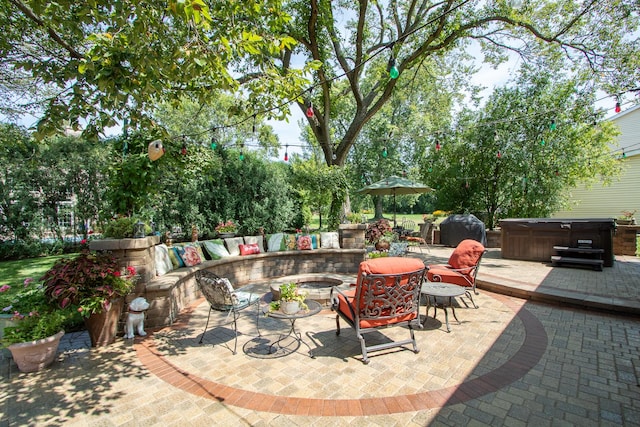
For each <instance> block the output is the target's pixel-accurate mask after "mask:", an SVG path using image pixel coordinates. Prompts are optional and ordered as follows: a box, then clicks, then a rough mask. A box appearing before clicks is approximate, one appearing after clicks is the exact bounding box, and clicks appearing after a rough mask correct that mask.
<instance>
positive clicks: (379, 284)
mask: <svg viewBox="0 0 640 427" xmlns="http://www.w3.org/2000/svg"><path fill="white" fill-rule="evenodd" d="M427 269H428V268H427V267H426V266H425V265H424V263H423V262H422V261H420V260H419V259H416V258H397V257H387V258H375V259H370V260H367V261H363V262H362V263H360V268H359V272H358V281H357V283H356V284H355V286H354V287H352V288H351V289H349V290H347V291H342V290H340V289H339V288H337V287H333V288H332V289H331V294H330V299H331V309H332V310H333V311H335V312H336V328H337V329H336V335H340V318H342V319H343V320H344V321H345V322H346V323H347V324H348V325H349V326H351V327H352V328H354V329H355V332H356V336H357V337H358V339H359V340H360V347H361V349H362V362H363V363H364V364H368V363H369V356H368V352H370V351H377V350H384V349H387V348H392V347H402V346H404V345H406V344H412V345H413V351H414V353H418V352H419V351H420V350H418V345H417V343H416V340H415V337H414V332H413V324H414V322H418V325H419V314H418V309H419V305H420V288H421V286H422V282H423V280H424V278H425V273H426V271H427ZM404 325H406V326H408V327H409V333H410V338H409V339H405V340H402V341H392V342H387V343H383V344H377V345H371V346H367V344H366V342H365V338H364V334H366V333H368V332H373V331H375V330H377V329H378V328H385V327H389V326H404Z"/></svg>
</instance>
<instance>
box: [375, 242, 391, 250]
mask: <svg viewBox="0 0 640 427" xmlns="http://www.w3.org/2000/svg"><path fill="white" fill-rule="evenodd" d="M390 247H391V243H390V242H387V241H386V240H380V241H379V242H378V243H376V249H377V250H379V251H388V250H389V248H390Z"/></svg>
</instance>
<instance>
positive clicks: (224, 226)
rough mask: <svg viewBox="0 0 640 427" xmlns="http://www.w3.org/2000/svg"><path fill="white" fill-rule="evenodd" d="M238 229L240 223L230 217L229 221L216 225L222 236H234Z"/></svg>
mask: <svg viewBox="0 0 640 427" xmlns="http://www.w3.org/2000/svg"><path fill="white" fill-rule="evenodd" d="M237 231H238V225H237V224H236V223H235V222H233V220H231V219H229V220H227V222H220V223H218V225H216V232H217V233H218V235H219V236H220V237H222V238H226V237H233V236H235V235H236V232H237Z"/></svg>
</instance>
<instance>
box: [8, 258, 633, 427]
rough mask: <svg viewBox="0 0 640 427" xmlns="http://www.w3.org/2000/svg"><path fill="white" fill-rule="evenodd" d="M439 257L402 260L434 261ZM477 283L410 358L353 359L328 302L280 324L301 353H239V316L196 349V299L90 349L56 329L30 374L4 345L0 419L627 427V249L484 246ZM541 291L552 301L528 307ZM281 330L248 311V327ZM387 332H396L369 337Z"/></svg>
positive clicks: (420, 336)
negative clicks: (551, 260) (583, 252)
mask: <svg viewBox="0 0 640 427" xmlns="http://www.w3.org/2000/svg"><path fill="white" fill-rule="evenodd" d="M450 252H451V249H450V248H440V247H435V248H432V249H431V252H429V253H424V254H419V253H414V254H412V256H420V257H423V258H425V260H427V262H429V263H431V262H441V261H442V260H443V259H444V260H446V258H447V257H448V254H449V253H450ZM479 280H480V281H481V282H482V283H483V287H485V289H481V290H480V291H479V292H480V295H478V296H477V298H476V301H477V303H478V305H479V306H480V307H479V309H477V310H476V309H468V308H464V306H462V307H461V308H459V309H457V310H456V313H457V316H458V319H459V320H460V321H461V323H460V324H458V323H457V322H455V320H453V319H450V322H451V333H447V332H446V328H445V326H444V324H443V323H444V315H443V313H442V312H441V311H439V312H438V315H437V317H436V319H433V318H432V317H431V318H429V319H428V320H427V322H426V324H425V328H424V329H422V330H420V331H417V333H416V336H417V340H418V345H419V348H420V350H421V351H420V353H418V354H414V353H413V352H412V351H409V350H401V349H400V350H398V349H392V350H390V351H389V353H386V354H383V355H379V354H375V353H374V355H373V357H371V363H370V364H369V365H364V364H362V362H361V361H360V358H361V355H360V347H359V343H358V340H357V338H356V337H355V334H354V333H353V330H352V329H350V328H348V327H344V325H343V333H342V334H341V335H340V336H336V335H335V316H334V315H333V314H332V313H331V312H330V311H328V310H325V311H323V312H321V313H320V314H318V315H316V316H313V317H310V318H306V319H301V320H299V321H298V322H297V323H296V326H297V327H299V328H300V330H301V331H302V332H303V334H304V339H305V340H306V341H307V342H308V343H310V345H311V347H312V348H313V349H314V354H315V355H316V358H315V359H311V358H310V357H309V356H308V355H307V352H306V348H305V347H304V346H302V347H301V348H300V349H299V351H298V352H296V353H295V354H292V355H289V356H286V357H282V358H278V359H258V358H255V357H250V356H249V355H247V354H245V353H244V352H243V351H242V347H243V346H244V345H245V343H248V342H250V341H251V340H254V339H256V336H257V332H256V329H255V317H253V316H252V315H251V313H245V314H249V316H244V317H243V318H242V321H241V324H240V330H241V331H242V332H243V334H242V335H241V336H240V340H239V343H238V349H239V351H238V354H236V355H232V354H231V351H230V350H229V348H228V347H227V346H226V344H229V345H230V346H231V347H232V345H233V342H232V340H233V335H232V331H230V330H229V329H228V328H226V327H224V328H214V329H212V330H210V332H208V333H207V336H206V338H205V342H204V344H202V345H200V344H198V342H197V341H198V338H199V334H200V333H201V332H202V328H203V327H204V323H205V321H206V316H207V310H208V306H207V304H206V303H205V302H204V300H200V301H198V302H196V303H194V304H192V306H191V307H190V308H189V310H186V311H185V312H184V313H183V315H182V316H181V318H180V321H179V322H178V323H176V324H174V325H172V327H168V328H164V329H162V330H158V331H155V332H154V333H153V334H152V335H150V336H148V337H147V338H145V339H140V338H136V340H135V343H134V344H132V343H130V342H125V341H124V340H119V341H118V342H117V343H116V344H114V345H112V346H109V347H106V348H99V349H90V348H89V345H88V337H87V336H86V334H83V333H76V334H68V335H67V336H65V342H64V348H63V349H61V353H60V354H59V357H58V360H57V361H56V362H55V363H54V365H53V366H52V367H51V368H50V369H48V370H46V371H43V372H39V373H35V374H21V373H19V372H17V370H16V367H15V365H14V364H13V362H12V361H11V360H9V357H8V353H6V350H5V352H4V353H3V357H2V360H1V361H0V368H1V369H2V377H3V386H2V387H0V401H1V404H2V406H1V407H0V408H1V409H0V412H1V413H2V417H1V418H0V425H7V426H9V425H74V424H75V425H83V426H84V425H104V426H111V425H114V426H120V425H185V424H188V425H206V426H209V425H274V426H280V425H285V426H288V425H312V426H322V425H331V426H333V425H381V426H394V425H398V426H406V425H416V426H426V425H491V426H495V425H542V426H545V425H549V426H550V425H580V426H589V425H612V426H614V425H615V426H619V425H629V426H631V425H640V403H639V402H640V383H639V378H640V356H639V354H640V351H639V350H640V334H639V331H640V320H638V316H637V315H635V316H634V315H633V313H634V312H633V310H635V308H637V307H638V306H639V304H640V262H639V260H638V259H637V258H631V257H617V262H616V263H615V265H614V267H612V268H605V271H604V272H596V271H591V270H583V269H571V268H551V267H550V266H548V265H546V264H544V263H532V262H522V261H510V260H503V259H501V258H500V257H499V250H498V251H495V250H492V251H491V252H490V253H489V254H488V256H487V257H486V258H485V259H484V260H483V264H482V267H481V270H480V274H479ZM254 288H255V289H256V291H262V290H263V289H262V285H260V284H256V285H254ZM486 289H491V290H492V291H496V290H498V291H501V292H504V293H507V294H508V295H502V294H498V293H495V292H491V291H488V290H486ZM512 295H517V296H519V297H514V296H512ZM552 297H555V300H554V299H553V298H552ZM525 298H526V299H525ZM548 300H554V301H560V303H559V304H546V303H543V302H538V301H548ZM581 301H582V302H581ZM568 304H571V305H570V306H569V305H568ZM580 305H583V306H587V307H588V308H589V310H586V309H583V308H580ZM594 307H595V308H598V309H600V310H607V311H595V310H593V308H594ZM634 307H635V308H634ZM630 312H631V314H629V313H630ZM421 313H422V314H424V309H422V310H421ZM432 313H433V311H431V312H430V315H432ZM620 313H623V314H620ZM636 313H637V312H636ZM288 326H289V325H288V322H283V321H282V320H278V319H273V318H264V317H261V318H260V330H261V332H262V334H277V333H278V332H282V331H285V330H286V328H287V327H288ZM398 333H401V334H402V336H404V335H405V334H406V331H403V330H399V328H390V329H386V330H383V331H382V332H381V333H379V334H377V339H380V340H384V339H387V337H388V338H394V337H396V336H398Z"/></svg>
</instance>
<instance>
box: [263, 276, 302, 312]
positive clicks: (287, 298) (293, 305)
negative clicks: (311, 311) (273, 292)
mask: <svg viewBox="0 0 640 427" xmlns="http://www.w3.org/2000/svg"><path fill="white" fill-rule="evenodd" d="M306 299H307V293H306V292H303V291H300V289H298V284H297V283H295V282H291V283H284V284H282V285H280V299H279V300H278V301H273V302H272V303H271V306H270V309H271V310H272V311H277V310H280V311H282V312H283V313H284V314H295V313H297V312H298V311H300V310H306V309H307V304H305V302H304V301H305V300H306Z"/></svg>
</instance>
